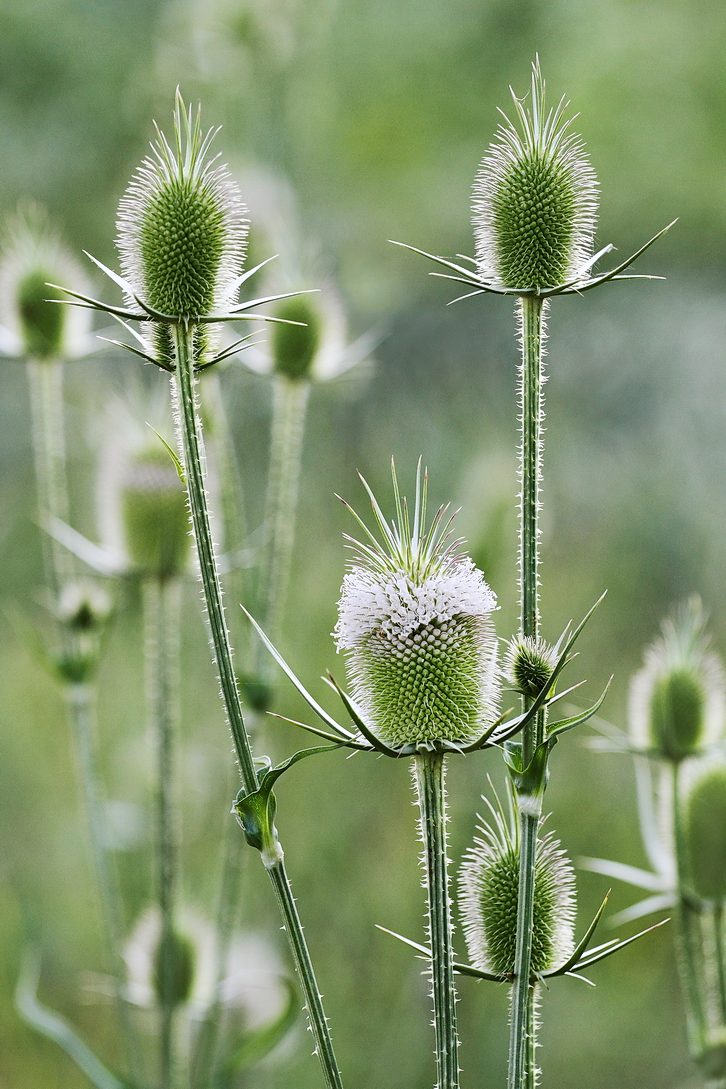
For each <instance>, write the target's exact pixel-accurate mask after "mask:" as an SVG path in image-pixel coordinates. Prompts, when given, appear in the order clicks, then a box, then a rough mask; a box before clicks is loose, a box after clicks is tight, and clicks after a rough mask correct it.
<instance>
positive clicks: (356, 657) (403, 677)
mask: <svg viewBox="0 0 726 1089" xmlns="http://www.w3.org/2000/svg"><path fill="white" fill-rule="evenodd" d="M363 483H364V485H365V487H366V489H367V490H368V494H369V496H370V498H371V502H372V504H373V510H374V513H375V516H376V520H377V522H378V526H379V529H380V531H381V533H382V535H383V542H384V543H383V544H381V543H380V542H379V541H378V539H377V538H376V537H375V536H374V535H373V534H372V533H370V531H369V530H368V529H367V528H366V527H365V525H364V524H363V523H362V522H361V521H360V519H358V521H359V523H360V525H361V526H362V528H363V529H364V531H365V533H366V535H367V542H366V543H365V544H361V543H360V542H357V541H353V540H352V539H351V538H348V540H349V541H350V542H351V544H352V546H353V548H354V549H355V551H356V553H357V555H356V559H355V560H354V561H353V563H352V564H351V566H350V569H349V571H348V573H347V574H346V576H345V578H344V580H343V588H342V595H341V599H340V602H339V605H338V623H337V624H336V626H335V632H334V635H335V639H336V643H337V646H338V649H339V650H343V651H345V652H346V655H347V659H348V661H347V664H348V676H349V679H350V682H351V686H352V689H353V695H354V698H355V700H356V701H357V702H358V704H359V705H360V707H361V709H362V710H363V713H364V715H365V717H366V719H367V721H368V724H369V726H370V728H371V730H372V731H373V732H374V733H375V734H376V736H377V737H379V738H380V739H381V740H382V741H383V742H384V743H385V744H388V745H390V746H392V747H394V748H400V747H402V746H404V745H416V744H421V743H425V742H433V741H441V740H445V741H452V742H454V743H468V742H471V741H473V740H475V739H476V738H477V737H479V736H480V735H481V734H482V733H483V732H484V730H485V729H486V727H487V726H488V725H489V724H490V723H491V722H493V721H494V719H495V718H496V714H497V706H498V697H499V693H498V686H497V677H496V656H497V642H496V636H495V633H494V628H493V625H492V623H491V620H490V616H491V613H492V612H493V610H494V609H495V608H496V598H495V596H494V594H493V593H492V591H491V590H490V589H489V587H488V586H487V584H486V582H485V581H484V577H483V575H482V574H481V572H480V571H478V570H477V569H476V568H475V567H474V564H473V563H472V561H471V560H470V559H468V558H467V557H464V556H462V555H461V554H460V553H459V551H458V549H459V546H460V544H461V542H460V541H453V542H452V541H450V540H449V527H450V522H451V519H449V520H448V521H444V519H445V515H446V510H447V508H440V509H439V511H438V512H437V514H436V516H435V517H434V519H433V521H432V524H431V526H430V527H429V528H428V530H427V529H426V527H425V521H426V488H427V480H426V476H425V475H424V480H423V484H422V482H421V478H420V466H419V474H418V476H417V481H416V501H415V504H414V513H413V521H411V520H410V517H409V510H408V506H407V503H406V500H405V498H404V499H403V500H402V499H401V497H400V494H399V491H398V484H397V481H396V476H395V471H394V473H393V484H394V496H395V502H396V513H397V517H396V520H395V521H393V522H392V523H390V524H388V523H387V522H386V520H385V519H384V517H383V514H382V512H381V510H380V507H379V506H378V503H377V502H376V500H375V498H374V496H373V494H372V492H371V491H370V489H369V488H368V485H367V484H365V481H364V482H363ZM356 518H357V515H356Z"/></svg>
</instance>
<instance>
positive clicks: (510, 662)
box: [502, 635, 557, 699]
mask: <svg viewBox="0 0 726 1089" xmlns="http://www.w3.org/2000/svg"><path fill="white" fill-rule="evenodd" d="M556 664H557V653H556V650H555V648H554V647H551V646H550V645H549V643H546V642H545V641H544V639H533V638H531V636H529V635H519V636H516V637H515V638H514V639H512V641H511V642H510V644H509V646H508V647H507V652H506V654H505V656H504V661H503V663H502V676H503V678H504V680H505V682H506V683H508V684H510V685H511V686H512V688H514V689H515V691H517V692H519V693H521V695H523V696H528V697H529V698H530V699H535V698H536V697H537V696H538V695H539V694H540V692H541V691H542V689H543V688H544V686H545V685H546V684H547V682H548V681H549V679H550V677H551V676H552V673H553V671H554V668H555V666H556Z"/></svg>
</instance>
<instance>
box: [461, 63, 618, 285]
mask: <svg viewBox="0 0 726 1089" xmlns="http://www.w3.org/2000/svg"><path fill="white" fill-rule="evenodd" d="M512 97H513V99H514V105H515V109H516V112H517V119H518V122H519V128H518V127H517V126H516V125H514V124H513V123H512V122H511V121H510V120H509V118H507V117H506V116H505V118H504V120H505V123H504V124H502V125H500V126H499V129H498V130H497V136H496V139H495V141H494V143H492V144H491V145H490V147H489V151H488V152H487V154H486V155H485V156H484V159H483V160H482V163H481V166H480V167H479V172H478V174H477V176H476V180H475V181H474V201H473V213H474V215H473V224H474V237H475V241H476V260H477V267H478V272H479V275H480V277H481V278H482V279H484V280H488V281H490V282H491V283H493V284H495V285H498V286H500V287H507V288H522V289H528V290H532V289H536V288H545V287H555V286H557V285H559V284H562V283H566V282H567V281H569V280H572V279H574V278H575V277H576V276H577V275H578V274H580V273H581V272H582V271H583V270H585V269H586V268H587V267H588V260H589V258H590V257H591V255H592V247H593V235H594V231H595V219H596V214H597V192H598V189H597V179H596V177H595V173H594V171H593V169H592V167H591V166H590V163H589V162H588V160H587V158H586V156H585V154H584V151H583V144H582V141H581V139H580V137H579V136H577V135H576V134H574V133H570V132H569V131H568V129H569V125H570V122H569V121H565V120H564V112H565V110H566V108H567V105H568V103H567V102H566V101H565V99H564V98H563V99H561V100H560V102H559V104H558V105H557V107H556V108H555V109H553V110H550V111H549V113H547V112H546V111H545V84H544V80H543V79H542V75H541V72H540V68H539V60H537V61H535V63H534V64H533V65H532V92H531V108H530V109H526V108H525V106H524V101H523V100H521V99H518V98H517V97H516V95H515V94H514V92H512Z"/></svg>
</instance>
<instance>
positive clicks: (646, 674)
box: [629, 598, 724, 764]
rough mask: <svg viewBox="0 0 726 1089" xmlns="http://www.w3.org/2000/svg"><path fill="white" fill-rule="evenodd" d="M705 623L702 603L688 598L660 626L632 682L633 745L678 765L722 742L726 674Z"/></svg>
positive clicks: (631, 715)
mask: <svg viewBox="0 0 726 1089" xmlns="http://www.w3.org/2000/svg"><path fill="white" fill-rule="evenodd" d="M705 624H706V617H705V616H704V613H703V609H702V608H701V603H700V601H699V600H698V599H697V598H691V599H690V600H689V601H688V602H686V603H685V604H684V605H682V606H681V607H680V608H679V609H678V610H677V611H676V612H675V613H674V615H673V616H671V617H669V618H668V619H667V620H665V621H664V622H663V625H662V629H661V636H660V638H659V639H657V640H656V641H655V642H654V643H653V644H652V645H651V646H650V647H648V649H647V650H646V652H645V662H644V665H643V667H642V669H641V670H640V671H639V672H638V673H636V675H635V676H634V677H633V680H632V682H631V687H630V701H629V725H630V736H631V740H632V743H633V745H634V746H635V747H636V748H637V749H639V750H641V751H645V752H649V753H652V754H654V755H657V756H660V757H662V758H663V759H664V760H668V761H671V762H672V763H676V764H677V763H679V762H680V761H681V760H684V759H685V758H686V757H689V756H697V755H699V754H701V753H703V752H704V751H706V750H707V749H709V748H710V747H711V746H713V745H714V744H716V743H717V742H718V741H719V740H721V738H722V737H723V731H724V672H723V667H722V666H721V663H720V661H719V659H718V658H717V657H716V655H715V654H713V653H712V652H711V651H710V650H709V638H708V636H707V635H706V631H705Z"/></svg>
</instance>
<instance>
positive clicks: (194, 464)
mask: <svg viewBox="0 0 726 1089" xmlns="http://www.w3.org/2000/svg"><path fill="white" fill-rule="evenodd" d="M173 333H174V347H175V353H176V361H177V369H176V372H175V376H174V379H173V381H174V391H175V396H176V403H177V408H178V415H179V429H180V432H181V435H180V438H181V449H182V454H183V459H184V468H185V474H186V483H187V492H188V499H189V508H190V512H191V516H192V525H193V529H194V538H195V541H196V545H197V554H198V557H199V567H200V571H201V577H202V585H203V587H204V598H205V601H206V605H207V616H208V620H209V625H210V629H211V635H212V644H213V648H214V657H215V661H216V665H217V671H218V676H219V681H220V687H221V691H222V698H223V700H224V704H225V708H226V710H227V717H228V721H229V725H230V729H231V732H232V738H233V740H234V746H235V751H236V754H237V761H238V764H239V772H240V777H241V779H242V786H243V789H244V791H245V793H246V794H251V793H253V792H254V791H255V790H257V789H258V786H259V784H258V780H257V773H256V771H255V766H254V762H253V758H252V752H251V750H250V744H249V739H248V737H247V732H246V730H245V724H244V719H243V716H242V705H241V702H240V697H239V691H238V688H237V679H236V677H235V672H234V663H233V660H232V648H231V646H230V641H229V633H228V631H227V625H226V621H225V616H224V606H223V604H222V588H221V584H220V580H219V572H218V570H217V561H216V557H215V553H214V545H213V542H212V534H211V529H210V524H209V511H208V507H207V494H206V490H205V486H204V472H203V468H202V466H203V464H204V446H203V440H202V434H201V426H200V423H199V417H198V410H197V402H196V392H195V381H194V375H193V365H194V357H193V327H192V326H190V325H186V324H184V325H181V324H179V325H175V326H173ZM266 868H267V871H268V874H269V876H270V880H271V882H272V885H273V888H274V890H275V894H276V896H277V900H278V903H279V905H280V910H281V912H282V915H283V918H284V921H285V930H286V933H287V938H288V941H289V943H290V948H291V951H292V955H293V959H294V962H295V968H296V971H297V974H298V978H299V980H300V986H301V988H302V991H303V995H304V997H305V1004H306V1008H307V1011H308V1016H309V1018H310V1027H311V1030H312V1033H313V1037H314V1039H315V1044H316V1051H317V1053H318V1058H319V1060H320V1064H321V1066H322V1069H323V1074H324V1076H325V1080H326V1083H327V1085H328V1087H329V1089H342V1084H343V1083H342V1080H341V1077H340V1073H339V1071H338V1064H337V1061H336V1059H335V1052H334V1051H333V1043H332V1040H331V1038H330V1030H329V1029H328V1024H327V1020H326V1017H325V1012H324V1010H323V1004H322V998H321V996H320V991H319V989H318V986H317V982H316V979H315V973H314V971H313V966H312V963H311V960H310V953H309V951H308V948H307V943H306V941H305V936H304V934H303V929H302V924H301V922H300V917H299V915H298V913H297V908H296V906H295V899H294V897H293V895H292V890H291V888H290V883H289V880H288V877H287V873H286V871H285V865H284V862H283V853H282V848H281V847H280V846H279V845H278V856H277V858H276V859H274V860H272V859H269V860H267V865H266Z"/></svg>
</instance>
